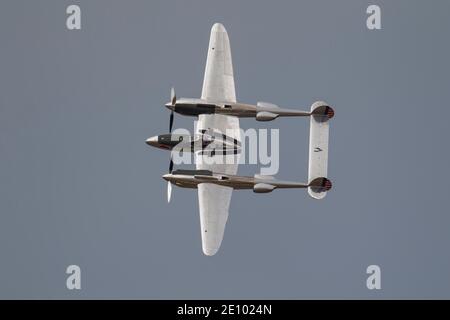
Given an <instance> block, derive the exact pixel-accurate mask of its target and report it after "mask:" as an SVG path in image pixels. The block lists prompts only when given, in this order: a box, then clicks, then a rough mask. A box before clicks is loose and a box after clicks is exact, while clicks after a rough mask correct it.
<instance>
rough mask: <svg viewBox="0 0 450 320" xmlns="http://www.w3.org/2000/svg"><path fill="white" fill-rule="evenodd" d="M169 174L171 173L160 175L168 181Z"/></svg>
mask: <svg viewBox="0 0 450 320" xmlns="http://www.w3.org/2000/svg"><path fill="white" fill-rule="evenodd" d="M171 176H172V175H171V174H170V173H166V174H165V175H163V176H162V177H163V179H164V180H167V181H170V177H171Z"/></svg>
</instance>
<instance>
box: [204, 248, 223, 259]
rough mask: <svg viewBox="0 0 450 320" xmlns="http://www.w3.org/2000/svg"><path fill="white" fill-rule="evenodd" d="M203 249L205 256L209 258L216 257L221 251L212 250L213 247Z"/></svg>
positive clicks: (217, 249)
mask: <svg viewBox="0 0 450 320" xmlns="http://www.w3.org/2000/svg"><path fill="white" fill-rule="evenodd" d="M202 249H203V254H204V255H205V256H209V257H212V256H214V255H215V254H216V253H217V252H218V251H219V248H211V247H203V248H202Z"/></svg>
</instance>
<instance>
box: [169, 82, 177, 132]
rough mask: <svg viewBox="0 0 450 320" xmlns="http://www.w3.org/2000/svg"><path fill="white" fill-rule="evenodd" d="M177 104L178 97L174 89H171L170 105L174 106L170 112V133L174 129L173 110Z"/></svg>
mask: <svg viewBox="0 0 450 320" xmlns="http://www.w3.org/2000/svg"><path fill="white" fill-rule="evenodd" d="M176 102H177V96H176V95H175V89H174V88H173V87H172V88H171V89H170V103H171V104H172V109H171V112H170V120H169V132H172V127H173V109H174V108H175V103H176Z"/></svg>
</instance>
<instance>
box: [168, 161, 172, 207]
mask: <svg viewBox="0 0 450 320" xmlns="http://www.w3.org/2000/svg"><path fill="white" fill-rule="evenodd" d="M172 170H173V160H172V153H171V154H170V162H169V173H172ZM171 196H172V183H171V182H170V181H167V203H170V198H171Z"/></svg>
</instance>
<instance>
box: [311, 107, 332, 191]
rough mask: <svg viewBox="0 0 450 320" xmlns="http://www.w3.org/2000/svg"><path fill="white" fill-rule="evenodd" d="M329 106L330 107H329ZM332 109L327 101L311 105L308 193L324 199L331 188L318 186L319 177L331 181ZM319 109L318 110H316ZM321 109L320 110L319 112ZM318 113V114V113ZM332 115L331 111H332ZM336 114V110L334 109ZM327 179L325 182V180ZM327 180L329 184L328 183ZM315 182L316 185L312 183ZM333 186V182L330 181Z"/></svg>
mask: <svg viewBox="0 0 450 320" xmlns="http://www.w3.org/2000/svg"><path fill="white" fill-rule="evenodd" d="M328 108H329V109H328ZM330 109H331V107H329V106H328V105H327V104H326V103H325V102H323V101H318V102H315V103H314V104H313V105H312V106H311V114H312V116H311V119H310V134H309V169H308V183H309V185H310V186H309V187H308V193H309V195H310V196H311V197H313V198H315V199H323V198H324V197H325V195H326V193H327V191H328V190H329V189H327V188H326V186H325V185H324V186H322V187H318V181H319V180H316V179H318V178H320V179H325V180H320V181H321V182H323V183H325V182H326V181H328V182H329V180H328V179H326V178H325V177H326V176H327V169H328V168H327V167H328V133H329V121H328V120H329V119H330V118H329V115H328V112H331V111H329V110H330ZM316 110H317V111H316ZM331 110H333V109H331ZM319 111H320V112H319ZM317 113H318V114H317ZM330 115H331V113H330ZM332 115H334V111H332ZM324 181H325V182H324ZM328 182H327V184H328ZM311 184H314V185H311ZM329 184H330V188H331V182H329Z"/></svg>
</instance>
